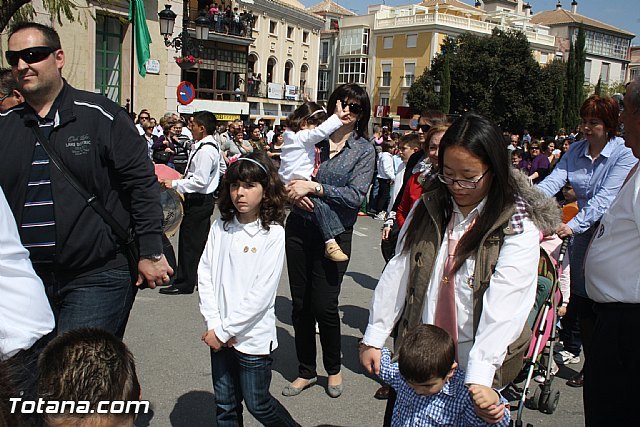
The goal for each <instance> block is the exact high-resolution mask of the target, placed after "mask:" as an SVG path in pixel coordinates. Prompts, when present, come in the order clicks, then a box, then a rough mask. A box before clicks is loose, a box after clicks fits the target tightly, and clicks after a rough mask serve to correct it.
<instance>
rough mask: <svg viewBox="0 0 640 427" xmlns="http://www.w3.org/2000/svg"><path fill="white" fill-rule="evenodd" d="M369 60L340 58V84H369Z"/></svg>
mask: <svg viewBox="0 0 640 427" xmlns="http://www.w3.org/2000/svg"><path fill="white" fill-rule="evenodd" d="M368 65H369V62H368V59H367V58H340V62H339V64H338V83H339V84H343V83H360V84H366V83H367V67H368Z"/></svg>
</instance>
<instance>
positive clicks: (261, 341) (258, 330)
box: [198, 218, 285, 355]
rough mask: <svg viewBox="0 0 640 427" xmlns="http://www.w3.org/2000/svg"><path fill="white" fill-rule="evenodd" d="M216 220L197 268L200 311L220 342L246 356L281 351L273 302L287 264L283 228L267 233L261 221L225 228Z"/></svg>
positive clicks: (274, 228) (235, 224)
mask: <svg viewBox="0 0 640 427" xmlns="http://www.w3.org/2000/svg"><path fill="white" fill-rule="evenodd" d="M224 227H225V223H224V221H222V219H220V218H219V219H217V220H216V221H215V222H214V223H213V225H212V226H211V230H210V231H209V238H208V240H207V245H206V247H205V249H204V252H203V254H202V258H200V264H199V265H198V288H199V295H200V312H201V313H202V316H203V317H204V320H205V322H206V326H207V330H212V329H213V330H214V331H215V333H216V336H217V337H218V339H219V340H220V341H222V342H227V341H229V339H231V338H234V337H235V339H236V340H237V343H236V344H234V347H235V348H236V349H237V350H238V351H240V352H242V353H246V354H254V355H266V354H269V353H270V352H271V351H272V350H274V349H275V348H276V347H277V346H278V341H277V337H276V316H275V309H274V307H275V300H276V291H277V290H278V283H279V282H280V275H281V273H282V267H283V263H284V253H285V250H284V242H285V240H284V228H283V227H282V226H280V225H276V224H272V225H270V227H269V231H267V230H265V229H264V228H263V227H262V226H261V224H260V220H258V221H255V222H252V223H249V224H240V223H239V222H238V220H237V219H235V218H234V219H233V221H230V222H229V223H228V224H227V229H226V230H225V228H224Z"/></svg>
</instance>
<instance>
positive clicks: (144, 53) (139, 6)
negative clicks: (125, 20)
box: [129, 0, 151, 77]
mask: <svg viewBox="0 0 640 427" xmlns="http://www.w3.org/2000/svg"><path fill="white" fill-rule="evenodd" d="M129 21H130V22H132V24H133V37H134V40H135V45H136V59H137V60H138V73H140V75H141V76H142V77H144V76H145V75H146V74H147V69H146V68H145V64H146V62H147V61H148V60H149V58H150V57H151V52H150V51H149V45H150V44H151V36H150V35H149V27H147V16H146V14H145V13H144V2H143V0H131V1H130V2H129Z"/></svg>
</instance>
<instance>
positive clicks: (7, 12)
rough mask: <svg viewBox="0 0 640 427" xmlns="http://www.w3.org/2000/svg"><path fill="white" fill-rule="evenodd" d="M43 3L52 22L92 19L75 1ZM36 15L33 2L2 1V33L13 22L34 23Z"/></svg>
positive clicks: (109, 0) (100, 0)
mask: <svg viewBox="0 0 640 427" xmlns="http://www.w3.org/2000/svg"><path fill="white" fill-rule="evenodd" d="M41 1H42V7H43V8H44V10H45V12H47V13H48V14H50V15H51V20H52V21H53V20H55V21H56V22H57V23H58V24H60V25H62V23H63V22H64V20H67V21H70V22H74V21H80V22H84V23H86V20H87V19H88V18H90V17H91V15H90V13H89V12H88V10H87V8H86V7H84V6H81V5H79V4H78V3H76V2H75V1H74V0H41ZM112 2H113V0H98V1H96V2H95V3H97V4H98V5H99V6H101V5H104V4H108V3H112ZM36 14H37V13H36V11H35V9H34V8H33V4H32V2H31V0H0V32H4V30H5V28H6V27H7V25H9V23H10V22H11V21H14V22H18V21H33V20H34V17H35V16H36Z"/></svg>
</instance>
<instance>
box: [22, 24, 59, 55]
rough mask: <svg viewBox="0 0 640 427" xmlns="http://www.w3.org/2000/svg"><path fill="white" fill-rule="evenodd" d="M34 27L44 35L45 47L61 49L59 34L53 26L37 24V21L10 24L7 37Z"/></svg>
mask: <svg viewBox="0 0 640 427" xmlns="http://www.w3.org/2000/svg"><path fill="white" fill-rule="evenodd" d="M29 29H34V30H38V31H40V33H42V35H43V36H44V41H45V43H46V45H47V47H50V48H52V49H62V45H61V44H60V36H59V35H58V33H57V32H56V30H54V29H53V28H51V27H49V26H47V25H42V24H38V23H37V22H18V23H17V24H14V25H12V26H11V30H9V39H10V38H11V37H13V35H14V34H15V33H17V32H18V31H22V30H29Z"/></svg>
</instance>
